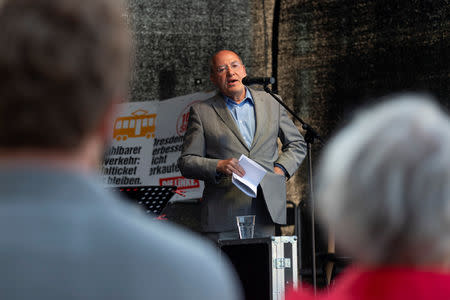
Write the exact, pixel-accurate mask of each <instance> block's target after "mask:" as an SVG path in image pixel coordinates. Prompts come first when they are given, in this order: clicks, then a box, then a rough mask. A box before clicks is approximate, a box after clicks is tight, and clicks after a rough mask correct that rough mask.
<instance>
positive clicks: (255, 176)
mask: <svg viewBox="0 0 450 300" xmlns="http://www.w3.org/2000/svg"><path fill="white" fill-rule="evenodd" d="M239 164H240V165H241V167H242V168H243V169H244V171H245V175H244V176H243V177H241V176H239V175H236V174H234V173H233V177H232V179H231V181H232V182H233V184H234V185H235V186H237V187H238V188H239V189H240V190H241V191H243V192H244V193H245V194H246V195H248V196H250V197H253V198H255V197H256V192H257V189H258V185H259V183H260V182H261V180H262V179H263V177H264V175H266V172H267V171H266V170H265V169H264V168H263V167H261V166H260V165H259V164H258V163H257V162H255V161H253V160H251V159H250V158H248V157H247V156H245V155H244V154H242V155H241V157H240V158H239Z"/></svg>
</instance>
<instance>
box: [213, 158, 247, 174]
mask: <svg viewBox="0 0 450 300" xmlns="http://www.w3.org/2000/svg"><path fill="white" fill-rule="evenodd" d="M216 171H217V172H219V173H222V174H225V175H227V176H231V175H232V174H233V173H235V174H236V175H239V176H241V177H242V176H244V175H245V171H244V169H242V167H241V165H239V161H238V160H237V159H236V158H230V159H224V160H219V162H218V163H217V167H216Z"/></svg>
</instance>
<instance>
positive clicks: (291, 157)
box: [275, 105, 306, 176]
mask: <svg viewBox="0 0 450 300" xmlns="http://www.w3.org/2000/svg"><path fill="white" fill-rule="evenodd" d="M278 137H279V138H280V141H281V144H282V146H281V154H280V156H279V157H278V159H277V160H276V161H275V163H276V164H280V165H282V166H283V167H284V168H285V169H286V171H287V172H288V173H289V176H292V175H293V174H294V173H295V171H297V169H298V167H299V166H300V164H301V163H302V161H303V159H304V158H305V156H306V143H305V139H304V138H303V136H302V135H301V134H300V132H299V131H298V129H297V127H296V126H295V125H294V123H293V122H292V120H291V119H290V118H289V116H288V114H287V111H286V109H285V108H284V107H282V106H281V105H280V121H279V130H278Z"/></svg>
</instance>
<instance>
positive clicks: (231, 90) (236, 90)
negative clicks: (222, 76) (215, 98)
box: [222, 84, 245, 98]
mask: <svg viewBox="0 0 450 300" xmlns="http://www.w3.org/2000/svg"><path fill="white" fill-rule="evenodd" d="M243 93H245V88H244V86H243V85H242V84H238V85H236V86H231V87H227V88H226V89H224V90H223V91H222V94H224V95H225V96H228V97H230V98H233V97H234V96H239V95H242V94H243Z"/></svg>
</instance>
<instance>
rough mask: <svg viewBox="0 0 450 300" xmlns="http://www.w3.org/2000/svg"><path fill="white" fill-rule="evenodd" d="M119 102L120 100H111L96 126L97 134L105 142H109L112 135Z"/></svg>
mask: <svg viewBox="0 0 450 300" xmlns="http://www.w3.org/2000/svg"><path fill="white" fill-rule="evenodd" d="M119 103H123V102H121V101H112V103H111V104H110V105H109V106H108V108H107V109H106V111H105V112H104V113H103V116H102V119H101V121H100V124H99V127H98V129H97V130H98V131H97V133H98V135H99V137H100V138H101V139H102V141H103V142H104V143H105V144H109V143H110V142H111V141H112V137H113V127H114V121H115V119H116V118H117V115H118V113H119V106H120V105H119Z"/></svg>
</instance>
